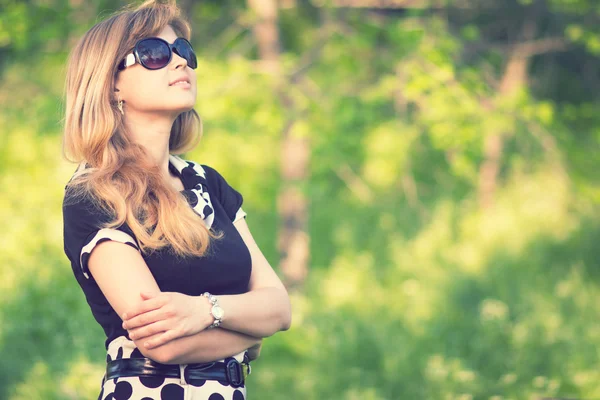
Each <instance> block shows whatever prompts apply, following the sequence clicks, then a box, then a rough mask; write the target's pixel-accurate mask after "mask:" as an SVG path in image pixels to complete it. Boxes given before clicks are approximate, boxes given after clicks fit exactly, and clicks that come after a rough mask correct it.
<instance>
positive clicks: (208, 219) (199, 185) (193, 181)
mask: <svg viewBox="0 0 600 400" xmlns="http://www.w3.org/2000/svg"><path fill="white" fill-rule="evenodd" d="M169 168H170V169H171V171H173V172H174V173H176V174H177V175H178V176H179V177H180V179H181V181H182V183H183V187H184V188H185V189H184V190H180V191H179V192H180V193H181V194H183V195H184V196H185V198H186V200H187V201H188V203H189V204H190V206H191V207H192V209H193V210H194V211H195V212H196V214H198V215H200V217H202V220H203V221H204V224H205V225H206V226H207V227H208V228H210V227H211V226H212V224H213V222H214V219H215V212H214V208H213V205H212V202H211V200H210V193H208V186H207V183H208V182H207V180H206V172H205V171H204V168H202V167H201V166H200V165H199V164H197V163H195V162H192V161H185V160H183V159H182V158H180V157H178V156H176V155H172V154H170V155H169Z"/></svg>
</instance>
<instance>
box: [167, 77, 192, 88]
mask: <svg viewBox="0 0 600 400" xmlns="http://www.w3.org/2000/svg"><path fill="white" fill-rule="evenodd" d="M177 82H187V83H188V84H191V82H190V78H188V77H187V76H182V77H179V78H177V79H175V80H174V81H171V82H170V83H169V86H173V85H174V84H176V83H177Z"/></svg>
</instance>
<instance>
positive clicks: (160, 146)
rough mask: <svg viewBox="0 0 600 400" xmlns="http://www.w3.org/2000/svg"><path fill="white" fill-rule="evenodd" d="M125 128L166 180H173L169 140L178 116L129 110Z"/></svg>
mask: <svg viewBox="0 0 600 400" xmlns="http://www.w3.org/2000/svg"><path fill="white" fill-rule="evenodd" d="M127 111H128V113H127V118H126V120H125V126H126V127H127V130H128V132H129V134H130V135H131V137H132V138H133V140H134V141H135V142H136V143H138V144H141V145H142V146H144V148H145V149H146V151H147V152H148V153H149V154H150V156H151V157H152V159H153V160H154V161H155V163H156V165H158V166H159V168H160V170H161V173H162V175H163V176H164V177H165V179H167V180H169V179H172V175H171V173H170V171H169V138H170V136H171V128H172V127H173V122H174V121H175V118H177V116H176V115H175V116H173V115H172V114H169V115H164V114H163V115H157V114H146V113H136V112H135V111H134V110H131V109H129V110H127Z"/></svg>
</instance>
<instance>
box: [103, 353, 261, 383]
mask: <svg viewBox="0 0 600 400" xmlns="http://www.w3.org/2000/svg"><path fill="white" fill-rule="evenodd" d="M248 374H250V364H249V363H247V362H246V361H244V362H242V363H240V362H239V361H238V360H236V359H230V360H228V361H227V362H209V363H202V364H187V365H185V368H184V370H183V378H184V379H185V382H187V383H191V384H194V383H195V381H198V380H206V379H208V380H216V381H221V382H226V383H228V384H229V385H231V386H233V387H240V386H242V385H243V384H244V382H245V381H246V377H247V376H248ZM127 376H160V377H164V378H178V379H181V373H180V368H179V365H173V364H171V365H170V364H161V363H158V362H156V361H153V360H151V359H149V358H121V359H119V360H113V361H109V362H108V364H107V366H106V380H108V379H114V378H120V377H127Z"/></svg>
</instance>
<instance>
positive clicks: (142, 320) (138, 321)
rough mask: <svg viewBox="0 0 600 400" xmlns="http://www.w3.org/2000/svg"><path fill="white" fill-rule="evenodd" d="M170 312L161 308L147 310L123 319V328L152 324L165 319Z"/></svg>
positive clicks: (129, 328)
mask: <svg viewBox="0 0 600 400" xmlns="http://www.w3.org/2000/svg"><path fill="white" fill-rule="evenodd" d="M169 316H170V314H167V313H165V312H164V310H162V309H161V308H159V309H156V310H152V311H148V312H145V313H143V314H140V315H138V316H137V317H133V318H131V319H129V320H126V321H123V324H122V326H123V329H128V330H131V329H136V328H140V327H142V326H146V325H148V324H152V323H154V322H157V321H161V320H164V319H166V318H168V317H169Z"/></svg>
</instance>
